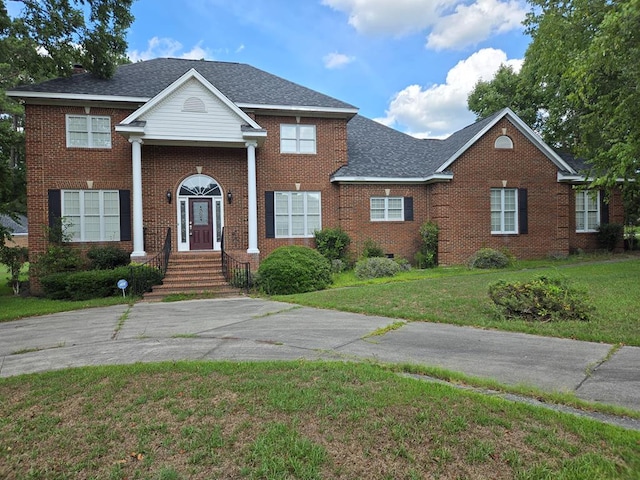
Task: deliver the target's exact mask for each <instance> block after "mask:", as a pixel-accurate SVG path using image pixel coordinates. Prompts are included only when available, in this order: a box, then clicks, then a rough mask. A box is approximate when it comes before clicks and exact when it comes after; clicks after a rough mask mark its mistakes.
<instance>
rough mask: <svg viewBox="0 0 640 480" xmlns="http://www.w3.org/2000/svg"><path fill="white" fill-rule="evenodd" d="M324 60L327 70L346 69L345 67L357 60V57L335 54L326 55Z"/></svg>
mask: <svg viewBox="0 0 640 480" xmlns="http://www.w3.org/2000/svg"><path fill="white" fill-rule="evenodd" d="M322 60H323V62H324V66H325V68H328V69H334V68H341V67H344V66H345V65H347V64H349V63H351V62H353V61H354V60H355V57H350V56H348V55H345V54H343V53H335V52H334V53H329V54H327V55H325V56H324V57H322Z"/></svg>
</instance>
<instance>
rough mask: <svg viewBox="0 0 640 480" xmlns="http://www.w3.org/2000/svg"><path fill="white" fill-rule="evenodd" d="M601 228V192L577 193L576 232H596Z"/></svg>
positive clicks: (581, 191) (587, 191)
mask: <svg viewBox="0 0 640 480" xmlns="http://www.w3.org/2000/svg"><path fill="white" fill-rule="evenodd" d="M598 226H600V192H599V191H597V190H595V191H594V190H577V191H576V232H595V231H597V230H598Z"/></svg>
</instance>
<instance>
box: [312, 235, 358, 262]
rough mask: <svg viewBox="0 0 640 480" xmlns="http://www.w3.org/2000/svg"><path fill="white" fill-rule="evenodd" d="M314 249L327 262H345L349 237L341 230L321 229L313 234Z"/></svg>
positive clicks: (349, 241)
mask: <svg viewBox="0 0 640 480" xmlns="http://www.w3.org/2000/svg"><path fill="white" fill-rule="evenodd" d="M314 237H315V241H316V248H317V249H318V251H319V252H320V253H321V254H322V255H323V256H324V257H325V258H326V259H327V260H329V261H333V260H342V261H343V262H344V261H345V260H346V256H347V248H349V244H350V243H351V238H349V235H347V233H346V232H345V231H344V230H342V228H340V227H338V228H323V229H322V230H316V231H315V232H314Z"/></svg>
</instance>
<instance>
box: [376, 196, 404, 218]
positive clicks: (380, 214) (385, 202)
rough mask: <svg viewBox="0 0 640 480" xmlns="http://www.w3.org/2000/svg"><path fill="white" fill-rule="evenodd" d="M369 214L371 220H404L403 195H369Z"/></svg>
mask: <svg viewBox="0 0 640 480" xmlns="http://www.w3.org/2000/svg"><path fill="white" fill-rule="evenodd" d="M369 216H370V219H371V221H372V222H402V221H404V198H403V197H371V198H370V199H369Z"/></svg>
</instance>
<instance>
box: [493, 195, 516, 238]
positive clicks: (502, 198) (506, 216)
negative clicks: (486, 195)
mask: <svg viewBox="0 0 640 480" xmlns="http://www.w3.org/2000/svg"><path fill="white" fill-rule="evenodd" d="M491 233H496V234H500V233H518V190H517V189H515V188H492V189H491Z"/></svg>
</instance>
